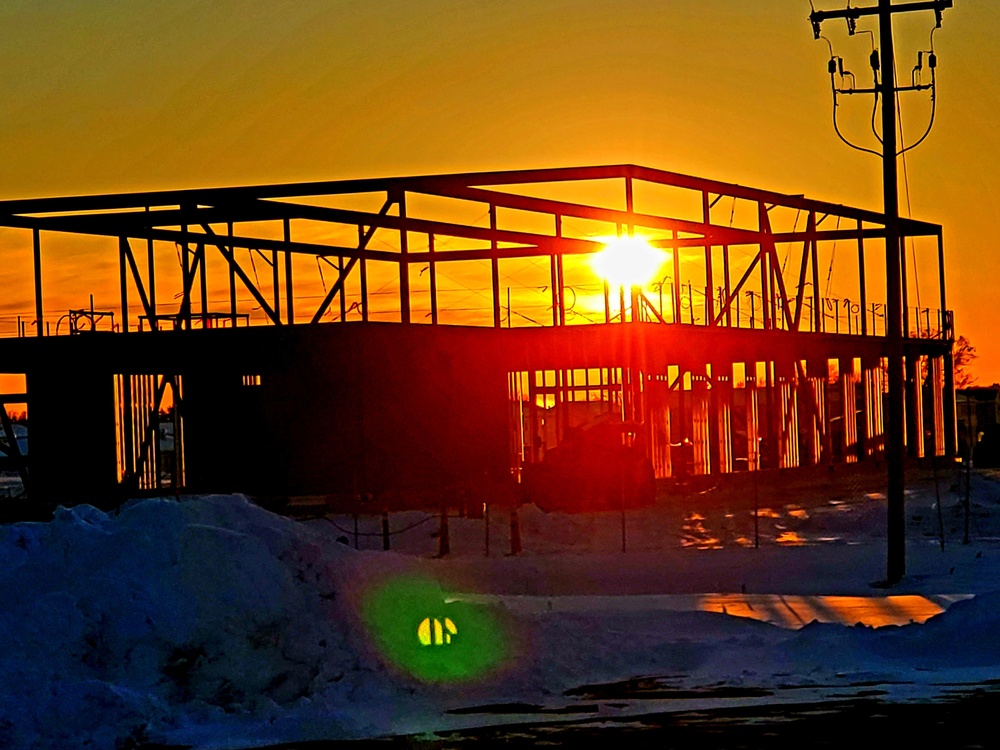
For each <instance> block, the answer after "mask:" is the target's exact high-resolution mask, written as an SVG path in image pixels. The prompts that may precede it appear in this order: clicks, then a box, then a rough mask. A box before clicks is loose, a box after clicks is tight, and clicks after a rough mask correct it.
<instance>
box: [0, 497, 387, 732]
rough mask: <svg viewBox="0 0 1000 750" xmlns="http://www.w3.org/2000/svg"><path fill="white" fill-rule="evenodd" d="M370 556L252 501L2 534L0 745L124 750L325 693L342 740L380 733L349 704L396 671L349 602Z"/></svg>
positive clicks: (142, 505) (154, 504)
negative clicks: (361, 558) (368, 641)
mask: <svg viewBox="0 0 1000 750" xmlns="http://www.w3.org/2000/svg"><path fill="white" fill-rule="evenodd" d="M355 556H356V555H355V554H354V553H353V551H352V550H348V549H346V548H345V547H343V546H342V545H339V544H332V545H331V544H329V543H328V542H327V540H325V539H322V538H320V537H318V536H317V535H316V533H315V532H313V531H310V530H309V529H308V528H306V527H304V526H302V525H300V524H295V523H294V522H292V521H289V520H287V519H284V518H281V517H278V516H275V515H272V514H270V513H267V512H266V511H263V510H261V509H260V508H258V507H256V506H254V505H252V504H250V503H249V502H247V501H246V500H245V499H243V498H240V497H208V498H198V499H191V500H187V501H184V502H175V501H172V500H161V499H156V500H146V501H142V502H136V503H133V504H131V505H128V506H126V507H125V508H123V509H122V510H121V511H120V513H119V514H117V515H116V516H111V515H107V514H105V513H103V512H101V511H99V510H96V509H94V508H92V507H90V506H77V507H74V508H72V509H70V510H66V509H60V510H59V511H58V512H57V514H56V517H55V519H54V520H53V521H52V522H51V523H46V524H38V523H23V524H17V525H13V526H8V527H5V528H3V529H0V598H2V601H3V609H2V610H0V638H2V640H3V643H4V645H5V648H4V650H3V652H2V654H0V694H2V695H3V696H5V698H4V700H3V708H2V711H0V746H2V747H27V746H34V745H36V744H39V745H43V746H52V747H57V746H65V747H68V746H77V745H81V744H82V743H81V741H82V740H84V739H87V738H89V739H91V740H92V741H93V746H96V747H114V746H115V743H116V741H117V742H121V741H122V739H123V738H126V737H129V736H132V737H134V738H135V739H137V740H139V739H144V738H146V737H148V736H151V735H155V734H157V733H158V732H162V731H164V730H167V729H169V728H171V727H176V726H179V725H180V724H182V723H183V722H185V721H188V722H206V721H211V720H213V719H216V718H220V717H225V716H226V715H230V716H237V715H244V716H254V717H257V718H263V719H264V720H269V719H273V718H274V717H275V716H277V715H279V713H280V711H278V709H279V708H280V707H283V706H288V705H291V704H293V703H295V702H296V701H300V700H302V699H308V698H310V697H312V696H316V695H318V694H323V695H324V698H325V699H326V700H327V701H329V709H330V712H329V721H328V722H327V725H326V731H327V732H328V733H330V734H332V735H334V736H336V735H337V733H338V731H340V730H338V725H341V724H342V725H343V728H342V731H343V732H345V733H347V734H356V733H358V732H363V731H365V730H366V727H364V726H358V725H357V723H356V722H355V721H354V720H353V719H351V718H350V717H349V716H346V715H343V714H342V712H341V711H340V710H339V709H338V707H339V706H344V705H346V704H347V703H349V702H350V696H351V694H352V693H353V692H356V691H358V690H359V689H360V690H361V691H362V692H363V691H364V689H365V685H366V683H367V682H368V681H369V676H370V675H376V674H377V673H378V672H379V671H380V670H381V669H382V667H381V665H380V664H379V663H378V661H377V660H375V659H374V658H373V657H372V655H371V652H370V650H368V649H366V647H365V644H364V641H363V640H362V639H360V638H359V634H358V628H357V627H356V625H355V624H354V623H353V621H352V619H351V617H350V616H349V614H348V613H347V612H345V603H344V600H343V598H342V597H341V596H340V590H339V589H340V587H341V586H342V585H343V581H344V579H345V577H348V576H349V575H350V573H351V569H352V566H351V564H350V559H351V558H353V557H355ZM15 696H16V697H15Z"/></svg>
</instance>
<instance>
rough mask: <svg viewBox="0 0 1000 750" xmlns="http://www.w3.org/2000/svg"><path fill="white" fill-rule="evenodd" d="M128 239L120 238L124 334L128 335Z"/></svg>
mask: <svg viewBox="0 0 1000 750" xmlns="http://www.w3.org/2000/svg"><path fill="white" fill-rule="evenodd" d="M127 242H128V238H126V237H119V238H118V281H119V284H120V285H121V295H122V323H121V325H122V333H128V277H127V276H126V271H125V264H126V260H125V244H126V243H127Z"/></svg>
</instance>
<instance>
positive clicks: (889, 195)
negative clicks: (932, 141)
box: [809, 0, 952, 584]
mask: <svg viewBox="0 0 1000 750" xmlns="http://www.w3.org/2000/svg"><path fill="white" fill-rule="evenodd" d="M951 7H952V0H925V1H924V2H905V3H902V4H900V5H893V4H892V0H878V5H877V6H871V7H864V8H861V7H858V8H852V7H850V6H848V7H847V8H844V9H842V10H831V11H821V10H814V11H813V12H812V13H811V14H810V16H809V21H810V23H811V24H812V27H813V34H814V36H815V37H816V38H817V39H819V37H820V27H821V25H822V23H823V21H825V20H828V19H831V18H843V19H845V20H846V22H847V31H848V34H850V35H853V34H854V33H855V31H856V28H857V21H858V19H859V18H861V17H862V16H878V27H879V48H880V51H881V76H880V77H879V75H878V73H879V55H878V53H876V52H873V53H872V57H871V62H872V70H873V72H874V73H875V75H876V80H875V86H874V88H872V89H855V88H853V87H852V88H851V89H850V90H846V91H840V92H839V93H848V94H854V93H857V94H861V93H864V94H868V93H870V94H874V96H875V97H876V99H877V98H878V97H881V98H882V199H883V205H884V209H883V212H884V215H885V261H886V332H885V333H886V349H887V354H888V361H889V372H888V378H889V408H888V410H887V417H888V422H889V424H888V425H887V427H886V451H885V453H886V464H887V470H888V506H889V518H888V560H887V565H886V582H887V583H889V584H893V583H898V582H899V581H900V579H901V578H902V577H903V575H905V573H906V511H905V491H906V475H905V468H906V467H905V459H906V446H905V445H904V442H905V429H906V426H905V424H904V421H905V418H906V417H905V408H904V379H903V314H904V312H905V311H904V310H903V279H902V253H903V243H902V237H901V233H900V226H899V189H898V178H897V171H896V158H897V157H898V156H899V154H898V153H897V144H896V92H897V91H903V90H922V89H923V88H930V87H931V86H926V87H923V86H909V87H905V88H897V87H896V69H895V68H896V66H895V59H894V55H893V46H892V17H893V15H894V14H896V13H912V12H916V11H926V10H932V11H934V13H935V14H936V16H937V25H938V26H940V25H941V13H942V11H944V10H945V9H947V8H951ZM830 62H831V66H830V75H831V77H832V75H833V72H834V61H833V59H831V61H830ZM931 65H932V67H933V66H934V65H936V62H932V63H931ZM841 66H842V63H841ZM841 71H843V69H842V67H841ZM837 93H838V90H837V89H836V87H834V97H836V95H837ZM834 102H835V104H836V99H835V100H834ZM838 134H839V131H838ZM841 137H842V136H841ZM848 145H852V144H848ZM855 148H856V147H855ZM862 150H867V149H862Z"/></svg>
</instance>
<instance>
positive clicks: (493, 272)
mask: <svg viewBox="0 0 1000 750" xmlns="http://www.w3.org/2000/svg"><path fill="white" fill-rule="evenodd" d="M496 232H497V207H496V206H495V205H494V204H492V203H491V204H490V277H491V281H492V287H493V327H494V328H500V317H501V313H500V259H499V257H498V256H497V234H496Z"/></svg>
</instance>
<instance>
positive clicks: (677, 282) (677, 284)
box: [670, 231, 682, 323]
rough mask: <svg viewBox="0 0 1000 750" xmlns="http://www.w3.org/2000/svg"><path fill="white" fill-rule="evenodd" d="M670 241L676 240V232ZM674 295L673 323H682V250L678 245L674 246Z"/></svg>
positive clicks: (671, 233)
mask: <svg viewBox="0 0 1000 750" xmlns="http://www.w3.org/2000/svg"><path fill="white" fill-rule="evenodd" d="M670 239H672V240H676V239H677V233H676V232H674V231H671V232H670ZM673 256H674V293H673V299H672V302H673V303H674V304H673V307H674V319H673V320H672V321H671V322H672V323H680V322H682V321H681V248H680V246H678V245H676V244H675V245H674V252H673Z"/></svg>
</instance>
